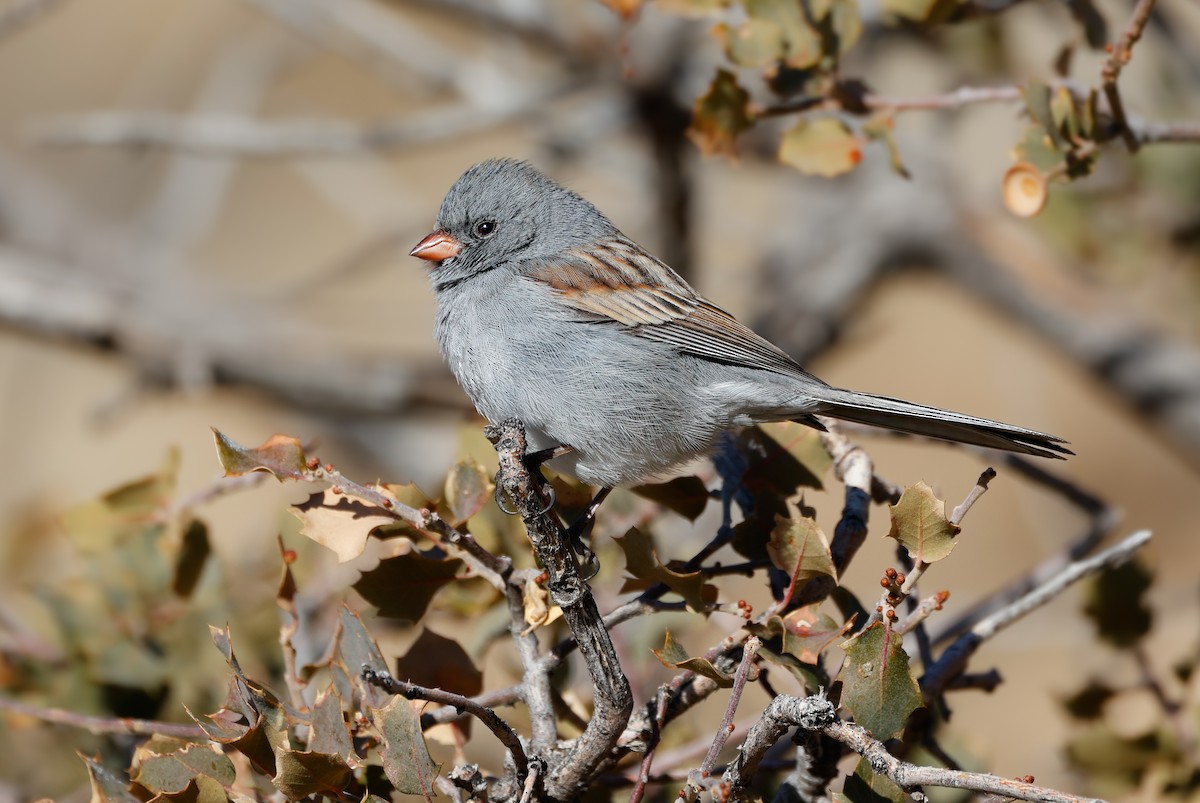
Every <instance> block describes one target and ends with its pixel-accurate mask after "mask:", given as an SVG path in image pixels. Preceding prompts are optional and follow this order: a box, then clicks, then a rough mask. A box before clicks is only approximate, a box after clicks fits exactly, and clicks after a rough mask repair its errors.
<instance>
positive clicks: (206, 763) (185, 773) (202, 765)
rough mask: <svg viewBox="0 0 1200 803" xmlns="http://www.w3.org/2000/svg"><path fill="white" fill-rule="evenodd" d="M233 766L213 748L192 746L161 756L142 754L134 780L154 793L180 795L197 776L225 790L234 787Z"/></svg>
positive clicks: (198, 745) (222, 754)
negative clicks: (203, 777)
mask: <svg viewBox="0 0 1200 803" xmlns="http://www.w3.org/2000/svg"><path fill="white" fill-rule="evenodd" d="M236 774H237V773H236V771H235V770H234V768H233V762H231V761H230V760H229V758H228V757H226V756H225V754H224V753H222V752H220V751H219V750H216V749H215V748H214V747H213V746H212V745H207V744H204V745H200V744H192V745H187V746H185V747H181V748H179V749H177V750H173V751H171V752H169V753H163V754H159V755H154V754H142V755H141V756H140V757H139V760H138V762H137V770H136V772H135V773H134V774H133V780H134V781H136V782H137V783H139V784H141V785H142V786H144V787H146V788H147V789H149V790H150V791H152V792H157V793H164V794H177V793H180V792H183V791H184V790H185V789H187V787H188V785H189V784H190V783H192V782H193V781H194V780H195V779H196V778H197V776H201V775H203V776H207V777H208V778H211V779H212V780H214V781H216V782H217V783H219V784H220V785H222V786H229V785H230V784H232V783H233V781H234V777H235V776H236Z"/></svg>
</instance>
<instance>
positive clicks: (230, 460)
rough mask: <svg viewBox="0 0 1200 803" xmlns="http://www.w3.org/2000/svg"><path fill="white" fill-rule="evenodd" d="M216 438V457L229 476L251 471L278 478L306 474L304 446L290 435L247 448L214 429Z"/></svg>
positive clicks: (283, 478) (277, 436)
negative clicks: (269, 474)
mask: <svg viewBox="0 0 1200 803" xmlns="http://www.w3.org/2000/svg"><path fill="white" fill-rule="evenodd" d="M213 435H214V436H215V437H216V441H217V458H218V459H219V460H220V461H221V467H222V468H224V469H225V476H226V477H237V476H239V475H242V474H248V473H250V472H251V471H269V472H271V473H272V474H274V475H275V479H277V480H279V481H281V482H282V481H283V480H302V479H305V478H306V477H307V472H308V466H307V465H305V460H306V458H305V457H304V447H303V446H301V445H300V441H298V440H296V439H295V438H292V437H289V436H287V435H272V436H271V437H270V438H268V439H267V440H266V441H264V442H263V444H262V445H261V446H256V447H254V448H248V447H245V446H242V445H241V444H239V443H237V442H235V441H234V440H232V439H231V438H229V437H227V436H226V435H225V434H224V433H223V432H221V431H220V430H217V429H213Z"/></svg>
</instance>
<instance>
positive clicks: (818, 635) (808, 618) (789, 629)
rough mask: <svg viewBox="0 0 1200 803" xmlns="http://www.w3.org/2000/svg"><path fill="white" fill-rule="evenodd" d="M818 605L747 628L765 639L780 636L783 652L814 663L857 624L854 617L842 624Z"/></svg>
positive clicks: (750, 625) (807, 662)
mask: <svg viewBox="0 0 1200 803" xmlns="http://www.w3.org/2000/svg"><path fill="white" fill-rule="evenodd" d="M817 607H818V606H817V605H808V606H805V607H803V608H798V609H796V610H794V611H792V612H790V613H789V614H787V616H784V617H781V616H772V617H771V618H770V619H768V620H767V621H766V622H765V623H763V624H761V625H756V624H748V625H746V629H747V630H749V631H750V632H751V633H753V634H754V635H756V636H758V637H759V638H761V639H762V640H763V641H769V640H772V639H776V638H778V639H779V640H780V648H781V649H782V651H783V652H785V653H787V654H789V655H794V656H795V657H796V658H797V659H798V660H800V661H802V662H803V663H806V664H815V663H816V662H817V659H818V657H819V656H820V655H821V653H823V652H824V651H825V650H826V649H827V648H828V647H829V646H830V645H831V644H833V643H834V642H835V641H837V640H838V639H840V638H841V637H842V636H844V635H845V633H846V631H847V630H849V629H850V626H851V625H852V624H853V623H854V620H853V619H851V620H848V621H846V622H843V623H841V624H839V623H838V622H837V620H836V619H834V618H833V617H831V616H828V615H827V614H823V613H820V612H818V611H817Z"/></svg>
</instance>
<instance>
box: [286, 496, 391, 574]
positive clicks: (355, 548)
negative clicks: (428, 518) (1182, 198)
mask: <svg viewBox="0 0 1200 803" xmlns="http://www.w3.org/2000/svg"><path fill="white" fill-rule="evenodd" d="M288 512H290V513H291V514H292V515H293V516H295V517H296V518H298V519H300V521H301V523H302V526H301V527H300V534H301V535H305V536H308V537H309V538H311V539H312V540H314V541H316V542H317V543H318V544H320V545H321V546H323V547H327V548H329V549H331V550H333V552H334V554H336V555H337V558H338V562H339V563H345V562H346V561H348V560H354V559H355V558H357V557H358V556H359V555H361V554H362V553H363V550H364V549H366V547H367V538H368V536H370V535H371V533H372V532H373V531H375V530H376V529H378V528H380V527H387V526H389V525H393V524H395V523H396V517H395V515H393V514H391V513H389V512H387V511H386V510H384V509H383V508H380V507H376V506H375V505H372V504H371V503H370V502H364V501H363V500H361V499H353V498H351V497H349V496H346V495H345V494H339V493H334V491H333V489H332V488H326V489H325V490H324V491H321V492H320V493H315V494H313V495H312V496H310V497H308V499H307V500H305V501H304V502H301V503H300V504H298V505H293V506H292V507H290V508H289V509H288Z"/></svg>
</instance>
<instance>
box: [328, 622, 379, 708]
mask: <svg viewBox="0 0 1200 803" xmlns="http://www.w3.org/2000/svg"><path fill="white" fill-rule="evenodd" d="M335 643H336V644H337V648H336V650H335V652H334V655H335V661H336V663H337V664H338V665H339V666H341V668H342V670H343V671H344V672H345V673H346V675H347V677H348V678H350V679H351V681H352V682H353V684H354V686H355V687H356V688H357V689H358V690H359V693H361V694H362V697H363V700H364V701H365V702H366V704H367V705H369V706H373V707H379V706H380V705H382V704H383V703H384V702H385V701H386V700H388V699H389V698H390V696H391V695H389V694H387V693H386V692H384V691H383V690H382V689H380V688H378V687H376V686H373V685H371V684H370V683H367V682H366V681H365V680H363V678H362V668H363V667H364V666H369V667H371V668H372V669H376V670H380V669H387V666H388V664H387V661H385V660H384V658H383V653H382V652H380V651H379V645H378V644H376V643H375V639H373V638H371V634H370V633H368V632H367V628H366V626H365V625H363V621H362V618H361V617H359V615H358V614H357V613H355V612H354V611H352V610H350V608H349V607H348V606H346V605H345V604H343V605H342V608H341V612H340V616H339V618H338V630H337V636H336V638H335ZM346 699H349V697H347V698H346Z"/></svg>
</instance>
